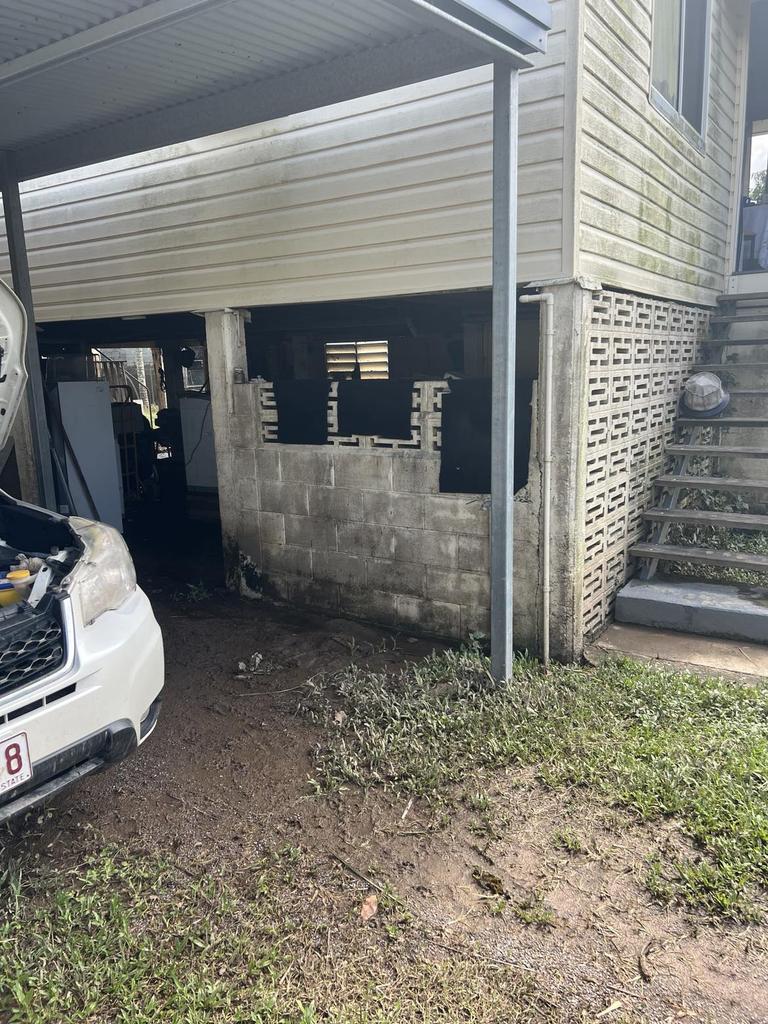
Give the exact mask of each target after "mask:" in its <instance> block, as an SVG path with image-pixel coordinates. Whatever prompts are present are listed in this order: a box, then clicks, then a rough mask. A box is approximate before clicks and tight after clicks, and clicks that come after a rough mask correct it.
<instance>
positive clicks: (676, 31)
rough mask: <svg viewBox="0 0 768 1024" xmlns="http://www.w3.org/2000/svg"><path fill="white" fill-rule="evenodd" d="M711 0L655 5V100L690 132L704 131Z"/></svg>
mask: <svg viewBox="0 0 768 1024" xmlns="http://www.w3.org/2000/svg"><path fill="white" fill-rule="evenodd" d="M708 52H709V0H656V2H655V3H654V5H653V61H652V72H651V100H652V101H653V103H654V105H655V106H656V107H657V108H658V109H659V110H660V111H661V112H662V113H663V114H664V115H665V116H666V117H667V118H669V120H671V121H672V122H673V124H675V125H676V126H677V127H678V128H681V129H682V130H683V131H685V132H686V134H690V129H691V128H692V129H693V131H694V133H695V135H696V136H698V138H699V139H701V137H702V136H703V135H704V117H705V90H706V84H707V81H706V80H707V64H708Z"/></svg>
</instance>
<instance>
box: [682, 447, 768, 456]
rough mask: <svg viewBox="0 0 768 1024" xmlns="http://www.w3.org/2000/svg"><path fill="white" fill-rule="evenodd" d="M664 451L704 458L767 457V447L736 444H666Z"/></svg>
mask: <svg viewBox="0 0 768 1024" xmlns="http://www.w3.org/2000/svg"><path fill="white" fill-rule="evenodd" d="M666 451H667V453H668V454H669V455H703V456H704V457H705V458H717V457H719V456H721V455H738V456H739V457H740V458H742V459H768V448H750V447H745V446H744V445H738V444H668V445H667V448H666Z"/></svg>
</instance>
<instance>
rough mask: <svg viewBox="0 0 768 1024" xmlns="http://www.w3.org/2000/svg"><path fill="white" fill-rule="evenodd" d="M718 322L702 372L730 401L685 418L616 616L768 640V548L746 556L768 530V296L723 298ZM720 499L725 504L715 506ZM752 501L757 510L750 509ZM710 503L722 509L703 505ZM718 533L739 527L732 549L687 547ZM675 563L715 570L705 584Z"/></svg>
mask: <svg viewBox="0 0 768 1024" xmlns="http://www.w3.org/2000/svg"><path fill="white" fill-rule="evenodd" d="M711 325H712V337H711V338H710V339H709V340H708V341H707V342H706V343H705V349H706V350H707V352H706V359H707V360H708V361H707V362H703V363H701V364H700V365H698V366H697V367H696V369H697V370H711V371H712V372H714V373H718V374H721V375H722V376H723V377H724V380H725V383H726V386H727V387H728V390H729V391H730V393H731V404H730V406H729V408H728V409H727V410H726V412H725V414H724V415H722V416H720V417H718V418H716V419H714V420H704V421H702V420H700V419H695V418H689V417H685V416H680V417H678V419H677V422H676V438H675V442H674V443H673V444H670V445H668V446H667V455H668V456H669V461H670V467H671V468H670V470H669V472H667V473H665V474H664V475H663V476H660V477H658V478H657V480H656V482H655V486H656V493H657V504H656V506H655V507H653V508H650V509H648V510H647V512H646V513H645V516H644V518H645V520H646V522H647V524H648V539H647V540H646V541H644V542H642V543H638V544H635V545H634V546H633V547H632V548H631V549H630V554H631V555H632V556H633V557H634V558H636V559H637V560H638V563H639V572H638V576H637V578H636V579H633V580H630V582H629V583H627V584H626V586H624V587H623V588H622V590H621V591H620V592H619V594H618V597H617V600H616V619H617V620H618V621H619V622H628V623H635V624H637V625H645V626H654V627H657V628H661V629H676V630H681V631H684V632H690V633H701V634H705V635H708V636H722V637H728V638H732V639H737V640H754V641H758V642H760V643H768V546H766V552H767V553H766V554H761V553H753V552H751V551H749V550H743V548H744V547H747V548H748V547H749V545H744V543H743V541H744V538H746V537H753V536H755V535H757V534H759V533H761V532H765V531H768V515H767V514H765V511H764V510H768V463H766V462H765V461H763V460H765V459H768V295H766V294H763V293H760V294H752V295H742V296H731V295H727V296H722V297H721V298H720V312H719V313H718V315H716V316H715V317H713V318H712V321H711ZM705 495H709V496H710V501H709V502H706V501H704V500H702V499H703V498H704V496H705ZM717 495H721V496H723V498H724V499H725V500H724V501H722V502H718V501H717V500H714V501H712V500H711V496H715V499H716V497H717ZM730 495H734V496H738V497H740V498H741V499H742V500H741V501H740V502H738V504H739V506H740V507H739V508H738V509H737V510H723V511H721V510H720V509H719V508H718V507H717V505H718V504H727V498H726V497H725V496H730ZM745 495H746V496H749V498H750V499H751V502H752V504H751V505H750V506H748V507H747V510H745V511H741V507H743V506H744V500H743V499H744V496H745ZM685 496H687V499H688V500H687V501H686V505H685V507H684V506H683V505H682V504H681V502H682V501H683V499H684V497H685ZM691 498H693V499H694V500H693V501H691V500H690V499H691ZM696 498H698V499H699V500H698V501H697V500H695V499H696ZM706 504H710V505H714V506H715V507H714V508H712V507H709V508H707V507H702V508H697V507H695V506H696V505H702V506H703V505H706ZM733 504H736V502H734V503H733ZM692 506H693V507H692ZM712 527H717V528H721V529H722V530H726V531H735V532H734V534H733V536H732V537H731V538H728V535H727V534H725V535H723V534H721V535H720V537H721V542H722V538H723V536H725V538H726V540H730V543H726V544H725V546H724V547H720V546H718V547H707V546H705V544H702V543H693V542H689V541H688V539H687V536H686V533H687V534H688V535H690V533H691V532H692V531H695V529H696V528H704V533H705V536H706V529H707V528H712ZM699 532H701V531H699ZM737 548H738V550H737ZM671 563H677V564H678V565H679V564H680V563H684V564H687V565H691V566H693V567H707V571H706V578H697V576H696V575H694V574H691V575H690V576H682V575H677V574H675V575H670V574H665V570H666V569H667V568H668V567H669V566H670V564H671ZM722 570H728V572H727V573H725V574H723V576H724V578H723V579H722V581H721V580H718V579H717V576H718V573H721V572H722ZM694 572H695V570H694ZM750 573H760V574H763V573H764V574H766V575H765V577H764V579H765V586H762V585H754V584H753V583H752V581H751V578H750V577H749V576H748V575H746V574H750ZM702 575H704V574H702ZM726 577H727V578H726ZM734 577H735V581H734ZM739 577H742V581H739Z"/></svg>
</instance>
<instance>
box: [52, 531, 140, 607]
mask: <svg viewBox="0 0 768 1024" xmlns="http://www.w3.org/2000/svg"><path fill="white" fill-rule="evenodd" d="M69 525H70V526H71V527H72V529H73V530H74V531H75V533H76V534H77V535H78V537H79V538H80V540H81V541H82V542H83V546H84V548H85V551H84V552H83V555H82V557H81V558H80V561H79V562H78V563H77V565H76V566H75V568H74V569H73V570H72V572H71V573H70V574H69V576H68V577H67V581H66V582H67V587H68V589H69V592H70V593H71V594H72V597H73V598H76V599H77V600H78V601H79V602H80V612H81V615H82V619H83V623H84V624H85V625H86V626H87V625H89V624H90V623H91V622H93V621H94V620H95V619H98V617H99V616H100V615H103V614H104V612H108V611H111V610H112V609H114V608H119V607H120V605H121V604H122V603H123V601H125V599H126V598H127V597H130V595H131V594H132V593H133V591H134V590H135V589H136V570H135V569H134V567H133V561H132V559H131V556H130V553H129V551H128V548H127V547H126V544H125V541H124V540H123V538H122V537H121V536H120V534H119V533H118V532H117V530H114V529H113V528H112V527H111V526H105V525H104V523H94V522H92V521H91V520H90V519H81V518H80V517H79V516H71V517H70V519H69Z"/></svg>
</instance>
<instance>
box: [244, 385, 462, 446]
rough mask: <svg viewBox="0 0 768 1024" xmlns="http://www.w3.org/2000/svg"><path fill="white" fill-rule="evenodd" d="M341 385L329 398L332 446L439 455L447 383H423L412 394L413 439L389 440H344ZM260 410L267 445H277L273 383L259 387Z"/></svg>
mask: <svg viewBox="0 0 768 1024" xmlns="http://www.w3.org/2000/svg"><path fill="white" fill-rule="evenodd" d="M338 388H339V385H338V382H337V381H332V382H331V385H330V391H329V394H328V444H332V445H336V446H337V447H344V448H395V449H402V450H405V451H439V450H440V418H441V415H442V407H443V395H444V394H445V393H446V391H448V390H449V388H450V382H449V381H445V380H422V381H417V382H416V383H415V384H414V385H413V391H412V393H411V439H410V440H409V441H404V440H402V439H393V438H387V437H360V436H357V435H353V436H351V437H343V436H342V435H340V434H339V432H338V429H339V426H338V424H339V420H338V404H337V398H338ZM258 391H259V399H258V409H259V414H260V418H261V436H262V441H263V442H264V444H274V443H276V442H277V405H276V403H275V392H274V388H273V387H272V384H271V383H268V382H264V383H261V384H259V386H258Z"/></svg>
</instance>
